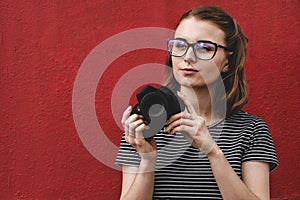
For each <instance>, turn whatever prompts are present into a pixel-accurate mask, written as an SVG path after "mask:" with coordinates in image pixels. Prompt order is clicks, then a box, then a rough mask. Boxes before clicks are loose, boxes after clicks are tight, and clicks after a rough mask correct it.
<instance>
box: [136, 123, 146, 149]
mask: <svg viewBox="0 0 300 200" xmlns="http://www.w3.org/2000/svg"><path fill="white" fill-rule="evenodd" d="M145 129H146V125H145V124H144V123H143V124H141V125H139V126H138V127H137V128H136V132H135V139H136V140H135V141H136V144H137V145H142V144H143V143H144V142H145V139H144V136H143V131H144V130H145Z"/></svg>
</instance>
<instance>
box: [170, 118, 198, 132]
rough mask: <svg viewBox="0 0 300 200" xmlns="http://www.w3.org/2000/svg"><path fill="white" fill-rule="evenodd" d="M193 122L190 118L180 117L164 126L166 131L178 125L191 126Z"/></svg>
mask: <svg viewBox="0 0 300 200" xmlns="http://www.w3.org/2000/svg"><path fill="white" fill-rule="evenodd" d="M193 124H194V122H193V121H192V120H190V119H184V118H181V119H179V120H176V121H173V122H172V123H170V124H169V125H168V127H166V132H170V131H171V130H172V129H174V128H176V127H177V126H180V125H186V126H193Z"/></svg>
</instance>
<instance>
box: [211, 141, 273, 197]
mask: <svg viewBox="0 0 300 200" xmlns="http://www.w3.org/2000/svg"><path fill="white" fill-rule="evenodd" d="M207 157H208V159H209V161H210V164H211V168H212V171H213V173H214V176H215V179H216V181H217V184H218V187H219V189H220V191H221V194H222V196H223V198H224V199H232V200H234V199H262V200H263V199H270V197H269V165H268V164H267V163H263V162H245V163H243V164H242V178H243V181H242V180H241V179H240V178H239V177H238V175H237V174H236V173H235V171H234V170H233V169H232V167H231V166H230V164H229V163H228V161H227V159H226V158H225V156H224V154H223V152H222V151H221V150H220V148H219V147H218V146H215V147H214V149H213V150H212V151H211V152H210V153H209V154H208V155H207Z"/></svg>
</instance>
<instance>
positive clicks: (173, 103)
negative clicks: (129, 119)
mask: <svg viewBox="0 0 300 200" xmlns="http://www.w3.org/2000/svg"><path fill="white" fill-rule="evenodd" d="M136 96H137V100H138V104H136V105H135V106H134V107H133V109H132V111H131V115H132V114H139V115H142V116H143V120H144V122H145V124H147V125H148V126H149V127H150V129H148V130H145V131H144V132H143V136H144V138H146V139H149V138H151V137H152V136H154V135H155V134H156V133H158V132H159V131H160V130H161V129H162V128H163V127H164V125H165V123H166V121H167V120H168V119H169V118H170V117H171V116H172V115H174V114H177V113H180V112H182V111H183V110H184V107H185V106H184V103H183V102H182V100H181V99H180V98H179V97H178V96H177V95H176V94H174V93H173V92H172V91H171V90H170V89H169V88H167V87H164V86H162V87H160V88H154V87H152V86H150V85H147V86H145V87H144V88H143V89H141V90H140V91H139V92H138V93H137V95H136Z"/></svg>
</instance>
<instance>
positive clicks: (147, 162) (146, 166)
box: [139, 158, 156, 173]
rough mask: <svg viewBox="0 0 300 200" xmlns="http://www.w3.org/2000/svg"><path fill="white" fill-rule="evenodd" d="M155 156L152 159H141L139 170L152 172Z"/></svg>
mask: <svg viewBox="0 0 300 200" xmlns="http://www.w3.org/2000/svg"><path fill="white" fill-rule="evenodd" d="M155 166H156V158H153V159H143V158H142V159H141V162H140V167H139V169H140V170H139V171H140V172H142V173H143V172H153V171H155Z"/></svg>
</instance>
